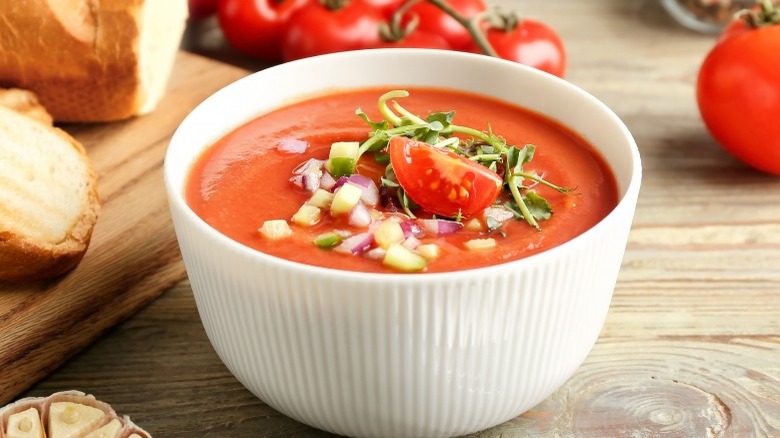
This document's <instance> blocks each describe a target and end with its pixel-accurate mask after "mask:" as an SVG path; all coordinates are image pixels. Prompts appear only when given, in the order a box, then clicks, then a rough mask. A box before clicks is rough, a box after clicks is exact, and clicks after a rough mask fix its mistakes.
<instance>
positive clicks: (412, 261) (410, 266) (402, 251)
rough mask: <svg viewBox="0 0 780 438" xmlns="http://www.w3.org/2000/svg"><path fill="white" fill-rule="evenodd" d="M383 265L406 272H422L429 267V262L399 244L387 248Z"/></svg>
mask: <svg viewBox="0 0 780 438" xmlns="http://www.w3.org/2000/svg"><path fill="white" fill-rule="evenodd" d="M382 263H383V264H384V265H385V266H389V267H391V268H394V269H398V270H399V271H404V272H414V271H420V270H422V269H424V268H425V267H426V266H427V265H428V261H427V260H425V258H423V257H422V256H420V255H418V254H415V253H414V252H412V251H410V250H409V249H407V248H405V247H404V246H403V245H400V244H398V243H396V244H394V245H390V247H389V248H387V252H386V253H385V257H384V258H383V259H382Z"/></svg>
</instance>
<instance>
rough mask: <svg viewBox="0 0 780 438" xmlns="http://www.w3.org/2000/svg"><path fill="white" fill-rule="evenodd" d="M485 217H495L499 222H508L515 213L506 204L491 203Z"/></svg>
mask: <svg viewBox="0 0 780 438" xmlns="http://www.w3.org/2000/svg"><path fill="white" fill-rule="evenodd" d="M485 217H489V218H493V219H495V220H497V221H499V222H506V221H508V220H509V219H512V218H514V217H515V214H514V213H512V211H511V210H509V209H508V208H506V207H504V206H501V205H491V206H490V207H488V208H487V209H485Z"/></svg>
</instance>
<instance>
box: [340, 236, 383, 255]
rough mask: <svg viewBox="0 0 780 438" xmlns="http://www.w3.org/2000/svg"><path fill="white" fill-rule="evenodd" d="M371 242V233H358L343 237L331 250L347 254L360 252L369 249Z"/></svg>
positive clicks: (372, 237) (372, 239)
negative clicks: (339, 243)
mask: <svg viewBox="0 0 780 438" xmlns="http://www.w3.org/2000/svg"><path fill="white" fill-rule="evenodd" d="M373 243H374V234H373V233H368V232H366V233H360V234H355V235H354V236H351V237H348V238H346V239H344V241H343V242H341V245H339V246H337V247H336V248H334V249H333V250H334V251H337V252H344V253H348V254H360V253H362V252H363V251H366V250H367V249H369V248H370V247H371V245H372V244H373Z"/></svg>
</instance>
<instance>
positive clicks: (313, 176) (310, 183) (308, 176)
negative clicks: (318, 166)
mask: <svg viewBox="0 0 780 438" xmlns="http://www.w3.org/2000/svg"><path fill="white" fill-rule="evenodd" d="M301 177H302V179H303V181H302V183H303V188H304V189H305V190H306V191H308V192H311V193H314V192H316V191H317V189H318V188H319V187H320V176H319V175H318V174H317V173H316V172H311V173H304V174H303V175H301Z"/></svg>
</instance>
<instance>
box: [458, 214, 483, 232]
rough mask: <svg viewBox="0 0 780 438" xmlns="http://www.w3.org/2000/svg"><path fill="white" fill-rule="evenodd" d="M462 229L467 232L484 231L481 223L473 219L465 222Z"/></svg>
mask: <svg viewBox="0 0 780 438" xmlns="http://www.w3.org/2000/svg"><path fill="white" fill-rule="evenodd" d="M463 228H464V229H466V230H469V231H485V227H484V226H483V225H482V222H481V221H480V220H479V219H477V218H475V217H474V218H471V219H469V220H467V221H466V223H465V224H464V225H463Z"/></svg>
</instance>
